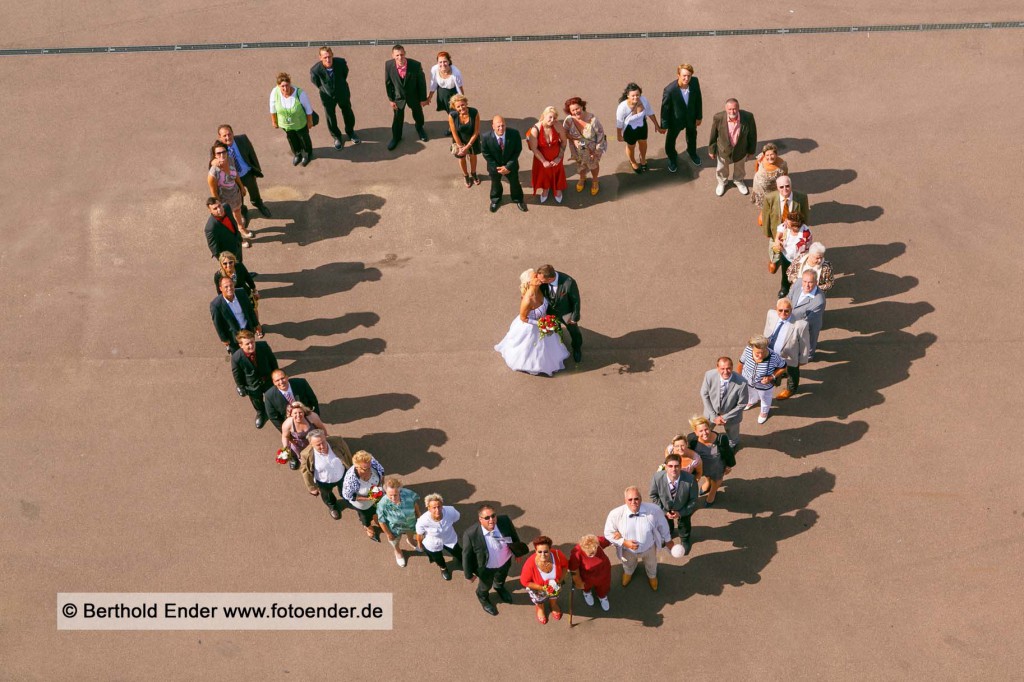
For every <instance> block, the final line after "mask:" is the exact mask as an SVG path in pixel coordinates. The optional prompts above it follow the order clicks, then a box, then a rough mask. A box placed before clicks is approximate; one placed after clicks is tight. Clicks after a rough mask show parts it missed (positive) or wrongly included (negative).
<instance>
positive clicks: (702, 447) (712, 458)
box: [686, 415, 736, 507]
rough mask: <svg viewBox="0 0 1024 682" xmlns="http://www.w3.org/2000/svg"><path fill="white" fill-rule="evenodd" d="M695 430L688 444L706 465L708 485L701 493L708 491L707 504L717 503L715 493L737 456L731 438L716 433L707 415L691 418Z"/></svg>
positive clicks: (687, 440) (690, 435) (705, 471)
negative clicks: (730, 442)
mask: <svg viewBox="0 0 1024 682" xmlns="http://www.w3.org/2000/svg"><path fill="white" fill-rule="evenodd" d="M690 428H691V429H693V432H692V433H690V434H689V435H687V436H686V446H687V447H688V448H690V449H691V450H693V451H694V452H696V453H697V454H698V455H700V460H701V465H702V466H703V467H704V478H706V479H707V482H708V487H706V488H701V494H703V493H707V495H708V498H707V501H706V502H705V504H706V505H707V506H709V507H710V506H711V505H713V504H714V503H715V494H716V493H717V492H718V487H719V486H720V485H722V479H723V478H725V475H726V474H727V473H729V472H730V471H731V470H732V468H733V467H734V466H736V456H735V455H734V454H733V451H732V447H730V446H729V438H728V437H727V436H726V435H725V434H724V433H715V431H714V429H713V428H712V426H711V422H710V421H708V419H707V417H703V416H700V415H698V416H695V417H693V418H692V419H690Z"/></svg>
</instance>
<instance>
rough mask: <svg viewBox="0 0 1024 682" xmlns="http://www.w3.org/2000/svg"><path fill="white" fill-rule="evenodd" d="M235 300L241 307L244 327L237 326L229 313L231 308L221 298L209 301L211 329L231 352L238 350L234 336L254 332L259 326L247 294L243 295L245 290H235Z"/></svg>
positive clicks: (234, 318) (233, 315)
mask: <svg viewBox="0 0 1024 682" xmlns="http://www.w3.org/2000/svg"><path fill="white" fill-rule="evenodd" d="M235 298H237V299H238V303H239V305H241V306H242V314H243V315H244V316H245V321H246V325H245V326H244V327H242V326H239V324H238V318H236V317H235V314H234V313H233V312H231V308H230V307H229V306H228V302H227V301H225V300H224V297H223V296H217V298H215V299H213V300H212V301H210V317H212V318H213V328H214V329H216V330H217V337H218V338H219V339H220V340H221V341H222V342H224V343H226V344H228V347H229V348H230V349H231V350H232V351H234V350H237V349H238V341H237V340H236V339H235V334H237V333H238V332H240V331H242V330H243V329H248V330H249V331H251V332H255V331H256V326H257V325H258V324H259V321H258V320H257V319H256V311H255V310H254V309H253V307H252V302H251V301H250V300H249V294H247V293H245V289H241V288H239V289H235Z"/></svg>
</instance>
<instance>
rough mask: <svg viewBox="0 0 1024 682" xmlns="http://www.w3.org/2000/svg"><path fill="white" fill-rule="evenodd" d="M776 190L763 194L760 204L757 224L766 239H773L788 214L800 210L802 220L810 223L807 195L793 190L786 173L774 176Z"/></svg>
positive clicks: (790, 180)
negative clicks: (762, 201)
mask: <svg viewBox="0 0 1024 682" xmlns="http://www.w3.org/2000/svg"><path fill="white" fill-rule="evenodd" d="M775 187H776V188H777V191H775V192H768V193H767V194H765V195H764V203H763V204H761V217H760V218H759V219H758V221H757V224H758V225H760V226H761V228H762V229H763V230H764V235H765V236H766V237H768V239H775V235H776V234H777V233H778V231H779V225H781V224H782V223H783V222H784V221H785V220H786V218H788V217H789V214H790V213H791V212H792V211H794V210H796V209H799V210H800V215H801V216H802V217H803V221H804V222H805V223H806V224H808V225H810V224H811V205H810V203H809V202H808V201H807V195H806V194H804V193H803V192H794V191H793V180H792V178H790V177H789V176H788V175H780V176H779V177H777V178H775Z"/></svg>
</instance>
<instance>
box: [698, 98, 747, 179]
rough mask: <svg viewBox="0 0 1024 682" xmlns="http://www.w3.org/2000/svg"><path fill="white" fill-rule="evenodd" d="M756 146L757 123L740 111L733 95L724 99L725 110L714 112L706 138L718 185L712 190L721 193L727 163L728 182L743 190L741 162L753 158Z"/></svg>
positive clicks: (744, 176) (742, 164)
mask: <svg viewBox="0 0 1024 682" xmlns="http://www.w3.org/2000/svg"><path fill="white" fill-rule="evenodd" d="M756 146H757V123H755V122H754V115H753V114H752V113H750V112H749V111H741V110H740V103H739V101H738V100H736V99H734V98H730V99H727V100H725V111H720V112H718V113H717V114H715V118H714V120H713V121H712V123H711V139H710V140H708V156H710V157H711V158H712V159H714V160H715V161H717V165H716V166H715V177H716V178H718V187H717V188H716V189H715V194H717V195H718V196H722V195H723V194H725V185H726V183H728V182H729V166H730V165H732V184H733V185H735V186H736V189H738V190H739V191H740V194H747V193H748V190H747V186H746V184H745V183H744V182H743V180H744V178H746V177H747V170H746V164H745V162H746V161H747V159H752V158H754V149H755V147H756Z"/></svg>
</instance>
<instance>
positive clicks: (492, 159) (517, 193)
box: [480, 128, 523, 203]
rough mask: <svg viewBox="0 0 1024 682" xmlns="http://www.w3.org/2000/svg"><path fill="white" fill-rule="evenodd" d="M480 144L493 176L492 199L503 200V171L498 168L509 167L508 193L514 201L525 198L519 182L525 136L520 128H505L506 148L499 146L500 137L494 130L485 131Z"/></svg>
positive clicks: (495, 200) (488, 172) (494, 200)
mask: <svg viewBox="0 0 1024 682" xmlns="http://www.w3.org/2000/svg"><path fill="white" fill-rule="evenodd" d="M480 146H481V149H482V153H483V156H484V161H486V162H487V175H488V176H490V178H491V201H492V202H493V203H498V202H499V201H501V194H502V187H501V178H502V177H503V176H502V175H501V173H499V172H498V168H500V167H501V166H504V167H505V168H507V169H508V175H505V176H504V177H505V178H508V194H509V196H510V197H511V198H512V201H514V202H517V203H518V202H520V201H522V200H523V186H522V185H521V184H519V155H520V154H522V153H523V138H522V137H520V135H519V131H518V130H513V129H512V128H505V148H504V149H502V148H501V147H500V146H498V137H497V136H496V135H495V134H494V131H493V130H492V131H491V132H488V133H484V134H483V135H482V136H481V138H480Z"/></svg>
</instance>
